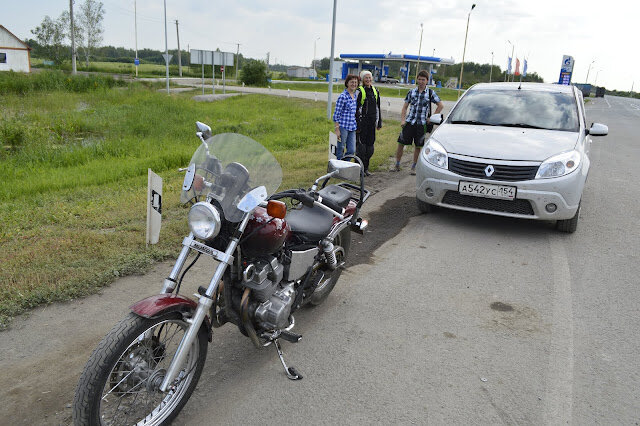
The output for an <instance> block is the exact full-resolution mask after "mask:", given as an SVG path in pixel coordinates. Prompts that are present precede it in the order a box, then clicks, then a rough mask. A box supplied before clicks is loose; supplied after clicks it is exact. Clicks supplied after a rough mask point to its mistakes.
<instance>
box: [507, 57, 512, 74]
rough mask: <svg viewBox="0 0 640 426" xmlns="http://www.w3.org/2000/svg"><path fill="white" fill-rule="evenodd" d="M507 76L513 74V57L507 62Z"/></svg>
mask: <svg viewBox="0 0 640 426" xmlns="http://www.w3.org/2000/svg"><path fill="white" fill-rule="evenodd" d="M507 74H511V57H509V59H508V60H507Z"/></svg>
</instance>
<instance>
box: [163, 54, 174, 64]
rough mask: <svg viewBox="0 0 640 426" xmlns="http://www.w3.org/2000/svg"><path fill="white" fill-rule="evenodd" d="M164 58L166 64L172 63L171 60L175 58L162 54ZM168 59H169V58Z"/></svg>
mask: <svg viewBox="0 0 640 426" xmlns="http://www.w3.org/2000/svg"><path fill="white" fill-rule="evenodd" d="M162 57H163V58H164V61H165V62H166V63H169V62H170V61H171V58H173V55H167V54H166V53H163V54H162ZM167 57H168V58H167Z"/></svg>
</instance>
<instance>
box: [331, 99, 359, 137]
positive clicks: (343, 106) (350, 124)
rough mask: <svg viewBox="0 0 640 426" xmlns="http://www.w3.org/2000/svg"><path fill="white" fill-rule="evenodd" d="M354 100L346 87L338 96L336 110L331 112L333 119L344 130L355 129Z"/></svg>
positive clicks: (356, 126)
mask: <svg viewBox="0 0 640 426" xmlns="http://www.w3.org/2000/svg"><path fill="white" fill-rule="evenodd" d="M356 107H357V105H356V100H355V98H352V97H351V95H350V94H349V91H348V90H347V89H344V92H342V93H341V94H340V96H338V100H337V101H336V110H335V112H334V113H333V121H335V122H336V123H338V124H339V125H340V127H342V128H343V129H345V130H356V129H357V128H358V125H357V123H356Z"/></svg>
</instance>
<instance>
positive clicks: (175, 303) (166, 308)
mask: <svg viewBox="0 0 640 426" xmlns="http://www.w3.org/2000/svg"><path fill="white" fill-rule="evenodd" d="M197 306H198V304H197V303H196V302H194V301H193V300H191V299H189V298H188V297H184V296H180V295H177V294H156V295H155V296H150V297H147V298H146V299H142V300H140V301H139V302H136V303H134V304H133V305H131V306H130V307H129V308H130V309H131V312H133V313H134V314H136V315H139V316H141V317H143V318H155V317H157V316H158V315H162V314H165V313H167V312H181V313H182V312H189V311H192V312H193V311H195V309H196V307H197ZM204 326H205V327H206V328H207V335H208V336H209V342H211V341H212V340H213V336H212V332H211V321H210V320H209V316H208V315H207V316H206V317H205V320H204Z"/></svg>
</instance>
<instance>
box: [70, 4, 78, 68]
mask: <svg viewBox="0 0 640 426" xmlns="http://www.w3.org/2000/svg"><path fill="white" fill-rule="evenodd" d="M69 18H70V21H71V70H72V73H73V74H77V73H78V69H77V68H76V31H75V29H74V27H73V0H69Z"/></svg>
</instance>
